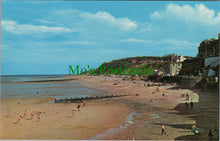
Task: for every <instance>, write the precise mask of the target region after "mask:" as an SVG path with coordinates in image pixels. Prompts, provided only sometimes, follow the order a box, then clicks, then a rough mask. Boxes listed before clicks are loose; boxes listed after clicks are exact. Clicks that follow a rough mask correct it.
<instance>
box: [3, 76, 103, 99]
mask: <svg viewBox="0 0 220 141" xmlns="http://www.w3.org/2000/svg"><path fill="white" fill-rule="evenodd" d="M66 79H68V77H67V76H65V75H13V76H12V75H10V76H9V75H7V76H6V75H4V76H3V75H2V76H1V98H25V97H54V98H58V99H59V98H69V97H72V98H76V97H86V96H91V95H101V91H98V90H95V89H91V88H86V87H85V86H83V85H82V84H79V83H77V80H74V81H64V80H66Z"/></svg>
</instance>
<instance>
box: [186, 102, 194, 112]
mask: <svg viewBox="0 0 220 141" xmlns="http://www.w3.org/2000/svg"><path fill="white" fill-rule="evenodd" d="M189 105H190V107H191V109H192V108H193V102H192V101H191V102H190V103H188V102H187V101H186V103H185V107H186V110H187V109H188V108H190V107H189Z"/></svg>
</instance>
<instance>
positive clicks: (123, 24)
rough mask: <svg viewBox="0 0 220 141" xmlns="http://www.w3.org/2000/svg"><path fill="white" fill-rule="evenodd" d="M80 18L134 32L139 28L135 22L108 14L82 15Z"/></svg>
mask: <svg viewBox="0 0 220 141" xmlns="http://www.w3.org/2000/svg"><path fill="white" fill-rule="evenodd" d="M80 17H82V18H84V19H87V20H97V21H99V22H101V23H104V24H108V25H112V26H117V27H120V28H121V29H123V30H132V29H136V28H137V24H136V22H135V21H131V20H130V19H128V18H115V17H113V16H112V15H111V14H109V13H108V12H97V13H96V14H92V13H82V14H81V15H80Z"/></svg>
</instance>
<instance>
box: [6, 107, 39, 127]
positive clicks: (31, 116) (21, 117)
mask: <svg viewBox="0 0 220 141" xmlns="http://www.w3.org/2000/svg"><path fill="white" fill-rule="evenodd" d="M40 114H41V113H40V112H38V113H37V121H36V122H39V121H40ZM8 117H9V118H10V117H11V109H9V110H8ZM22 119H26V120H32V119H34V111H32V112H31V114H30V118H27V110H25V111H24V114H23V115H19V117H18V120H17V121H16V122H15V123H14V124H18V123H19V122H20V121H21V120H22Z"/></svg>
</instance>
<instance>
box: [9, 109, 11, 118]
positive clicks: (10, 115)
mask: <svg viewBox="0 0 220 141" xmlns="http://www.w3.org/2000/svg"><path fill="white" fill-rule="evenodd" d="M8 117H9V118H10V117H11V109H9V110H8Z"/></svg>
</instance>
